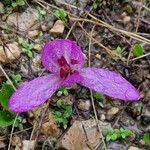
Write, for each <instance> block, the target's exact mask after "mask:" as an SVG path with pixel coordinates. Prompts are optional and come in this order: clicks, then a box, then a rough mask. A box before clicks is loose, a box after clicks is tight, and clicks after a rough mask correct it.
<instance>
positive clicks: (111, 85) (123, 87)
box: [80, 68, 140, 101]
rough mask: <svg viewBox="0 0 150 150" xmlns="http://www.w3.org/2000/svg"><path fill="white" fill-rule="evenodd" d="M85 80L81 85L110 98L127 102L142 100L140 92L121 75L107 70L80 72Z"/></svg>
mask: <svg viewBox="0 0 150 150" xmlns="http://www.w3.org/2000/svg"><path fill="white" fill-rule="evenodd" d="M80 75H81V76H82V77H83V80H82V81H81V82H80V84H81V85H83V86H86V87H88V88H91V89H93V90H95V91H97V92H101V93H103V94H106V95H108V96H110V97H114V98H118V99H122V100H125V101H135V100H138V99H139V98H140V94H139V92H138V91H137V90H136V89H135V88H134V87H133V86H132V85H131V84H130V83H129V82H128V81H127V80H125V79H124V78H123V77H122V76H121V75H120V74H117V73H115V72H112V71H108V70H105V69H97V68H86V69H83V70H82V71H81V72H80Z"/></svg>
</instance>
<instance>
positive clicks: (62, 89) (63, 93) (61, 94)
mask: <svg viewBox="0 0 150 150" xmlns="http://www.w3.org/2000/svg"><path fill="white" fill-rule="evenodd" d="M56 95H57V96H58V97H61V96H63V95H64V96H68V95H69V93H68V90H67V89H66V88H64V87H62V88H60V89H59V91H58V92H57V94H56Z"/></svg>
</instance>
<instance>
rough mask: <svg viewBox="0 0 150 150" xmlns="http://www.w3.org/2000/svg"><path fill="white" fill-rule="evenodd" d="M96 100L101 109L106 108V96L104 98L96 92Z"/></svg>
mask: <svg viewBox="0 0 150 150" xmlns="http://www.w3.org/2000/svg"><path fill="white" fill-rule="evenodd" d="M94 98H95V100H96V101H98V104H99V105H100V107H102V108H104V101H105V96H103V95H102V94H101V93H98V92H96V93H95V94H94Z"/></svg>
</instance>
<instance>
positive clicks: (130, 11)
mask: <svg viewBox="0 0 150 150" xmlns="http://www.w3.org/2000/svg"><path fill="white" fill-rule="evenodd" d="M126 11H127V12H128V13H129V14H132V13H133V8H132V7H131V5H129V4H128V5H127V6H126Z"/></svg>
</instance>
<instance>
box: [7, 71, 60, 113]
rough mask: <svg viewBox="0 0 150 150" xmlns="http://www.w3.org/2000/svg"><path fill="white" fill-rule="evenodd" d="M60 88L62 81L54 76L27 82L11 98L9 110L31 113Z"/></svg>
mask: <svg viewBox="0 0 150 150" xmlns="http://www.w3.org/2000/svg"><path fill="white" fill-rule="evenodd" d="M60 86H61V81H60V79H59V78H57V77H56V75H54V74H51V75H47V76H43V77H38V78H36V79H34V80H32V81H30V82H27V83H25V84H23V86H22V87H20V88H19V89H18V90H17V91H16V92H15V93H14V94H13V95H12V96H11V97H10V100H9V104H8V106H9V110H10V111H12V112H26V111H29V110H31V109H33V108H35V107H37V106H39V105H41V104H42V103H44V102H45V101H46V100H47V99H48V98H50V97H51V96H52V95H53V93H54V92H55V91H56V90H57V89H58V88H59V87H60Z"/></svg>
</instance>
